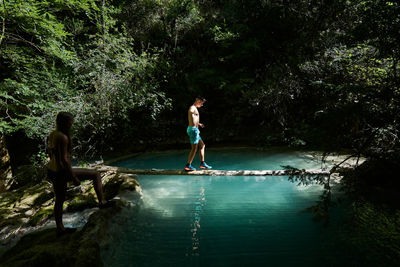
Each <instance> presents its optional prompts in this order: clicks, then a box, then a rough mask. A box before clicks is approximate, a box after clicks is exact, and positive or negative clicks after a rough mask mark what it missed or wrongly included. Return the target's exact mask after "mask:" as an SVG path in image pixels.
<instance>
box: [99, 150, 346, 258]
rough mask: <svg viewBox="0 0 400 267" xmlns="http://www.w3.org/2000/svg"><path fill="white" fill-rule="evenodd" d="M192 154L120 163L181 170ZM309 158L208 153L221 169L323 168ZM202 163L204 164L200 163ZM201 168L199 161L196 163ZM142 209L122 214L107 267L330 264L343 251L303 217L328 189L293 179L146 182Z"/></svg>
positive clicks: (105, 254) (106, 253) (106, 254)
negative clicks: (308, 208) (286, 166)
mask: <svg viewBox="0 0 400 267" xmlns="http://www.w3.org/2000/svg"><path fill="white" fill-rule="evenodd" d="M187 153H188V151H169V152H158V153H148V154H142V155H138V156H136V157H133V158H130V159H127V160H124V161H121V162H118V163H116V164H114V165H116V166H123V167H129V168H169V169H181V168H183V166H184V165H185V163H186V159H187ZM306 154H307V153H301V152H295V151H288V150H286V151H281V150H271V151H258V150H255V149H248V148H237V149H215V150H212V149H209V150H208V151H207V154H206V159H207V162H208V163H209V164H210V165H213V166H214V168H216V169H224V170H243V169H247V170H251V169H253V170H254V169H260V170H265V169H282V167H281V165H292V166H294V167H298V168H305V169H309V168H318V167H320V163H319V162H316V161H311V160H310V159H309V157H308V156H306ZM197 160H198V158H197ZM195 166H198V161H197V162H196V161H195ZM139 183H140V185H141V187H142V190H143V197H142V200H141V201H140V204H139V205H138V206H137V207H135V208H127V209H125V210H124V211H123V212H122V213H121V214H119V215H118V216H116V217H115V218H114V219H113V221H112V223H111V226H110V232H111V235H110V238H111V239H112V240H111V244H108V245H107V246H105V247H104V248H103V249H102V258H103V261H104V263H105V266H326V265H328V266H329V265H337V264H339V261H340V260H338V256H339V255H340V253H341V252H340V248H338V247H337V246H335V245H334V244H335V242H334V241H333V240H332V237H333V236H335V229H332V227H330V228H325V227H323V225H322V224H321V223H316V222H314V221H313V220H312V214H310V213H305V212H302V211H303V210H304V209H306V208H307V207H309V206H311V205H313V204H315V201H317V200H318V197H319V195H320V194H321V192H322V186H321V185H317V184H315V185H310V186H307V187H305V186H297V184H295V183H291V182H289V181H288V179H287V177H286V176H275V177H271V176H266V177H262V176H261V177H260V176H258V177H257V176H251V177H250V176H247V177H246V176H230V177H228V176H225V177H224V176H150V175H148V176H145V175H143V176H140V177H139Z"/></svg>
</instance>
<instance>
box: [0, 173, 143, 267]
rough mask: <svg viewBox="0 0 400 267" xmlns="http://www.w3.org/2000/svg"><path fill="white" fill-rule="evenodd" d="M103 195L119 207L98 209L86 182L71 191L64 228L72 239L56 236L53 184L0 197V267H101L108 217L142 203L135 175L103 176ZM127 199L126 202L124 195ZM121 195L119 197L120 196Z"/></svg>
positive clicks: (6, 193)
mask: <svg viewBox="0 0 400 267" xmlns="http://www.w3.org/2000/svg"><path fill="white" fill-rule="evenodd" d="M102 181H103V184H104V195H105V197H106V199H112V198H114V199H115V200H116V202H117V205H116V206H115V207H113V208H108V209H103V210H100V209H98V208H97V201H96V195H95V192H94V189H93V186H92V185H91V183H90V182H85V183H82V185H80V186H77V187H73V186H71V187H69V189H68V194H67V200H66V202H65V204H64V223H65V225H66V226H70V225H72V226H74V227H78V231H77V232H75V233H74V234H69V235H65V236H62V237H56V230H55V223H54V217H53V205H54V195H53V191H52V185H51V184H50V183H49V182H48V181H42V182H40V183H38V184H36V185H26V186H24V187H21V188H19V189H16V190H13V191H8V192H3V193H2V194H0V242H1V243H0V245H1V246H0V266H7V267H8V266H25V267H26V266H103V263H102V261H101V257H100V246H101V245H102V244H104V243H105V242H107V228H108V222H109V220H110V218H112V217H113V215H115V214H116V213H118V212H119V211H120V210H121V209H123V208H124V207H126V206H128V205H135V203H132V201H134V200H135V199H136V200H137V199H140V187H139V184H138V182H137V179H136V176H135V175H128V174H122V173H115V172H103V173H102ZM127 194H128V195H129V197H128V199H129V200H127V198H124V197H123V196H126V195H127ZM121 196H122V197H121Z"/></svg>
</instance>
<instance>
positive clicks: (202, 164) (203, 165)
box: [200, 162, 212, 169]
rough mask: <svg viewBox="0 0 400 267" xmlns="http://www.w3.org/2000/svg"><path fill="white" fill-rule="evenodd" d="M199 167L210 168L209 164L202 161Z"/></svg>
mask: <svg viewBox="0 0 400 267" xmlns="http://www.w3.org/2000/svg"><path fill="white" fill-rule="evenodd" d="M200 169H212V167H211V166H210V165H207V163H205V162H203V163H200Z"/></svg>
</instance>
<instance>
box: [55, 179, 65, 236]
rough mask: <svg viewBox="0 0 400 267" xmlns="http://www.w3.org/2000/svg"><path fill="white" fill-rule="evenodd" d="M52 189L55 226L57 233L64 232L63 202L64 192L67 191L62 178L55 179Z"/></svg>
mask: <svg viewBox="0 0 400 267" xmlns="http://www.w3.org/2000/svg"><path fill="white" fill-rule="evenodd" d="M53 188H54V194H55V198H56V201H55V203H54V218H55V220H56V226H57V231H58V232H63V231H65V228H64V224H63V222H62V215H63V204H64V201H65V192H66V191H67V182H66V181H65V180H64V179H63V178H62V177H57V178H55V179H54V181H53Z"/></svg>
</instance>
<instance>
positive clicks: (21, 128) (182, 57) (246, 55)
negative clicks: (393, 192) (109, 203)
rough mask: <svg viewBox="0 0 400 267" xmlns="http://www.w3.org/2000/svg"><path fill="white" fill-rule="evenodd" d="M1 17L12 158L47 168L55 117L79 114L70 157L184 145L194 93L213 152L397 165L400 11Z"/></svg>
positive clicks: (80, 10)
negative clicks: (341, 156) (260, 149)
mask: <svg viewBox="0 0 400 267" xmlns="http://www.w3.org/2000/svg"><path fill="white" fill-rule="evenodd" d="M0 11H1V13H0V15H1V18H0V25H1V27H0V29H1V39H0V113H1V121H0V133H1V135H2V136H4V137H5V140H6V144H7V143H8V144H9V150H10V157H11V158H13V153H14V152H13V151H14V150H15V151H16V152H15V153H16V156H15V157H14V158H15V161H18V160H20V161H27V160H28V159H30V160H32V158H33V160H36V161H40V160H43V159H44V158H45V155H44V153H43V152H44V149H45V140H46V136H47V135H48V133H49V132H50V131H51V130H52V129H53V128H54V120H55V116H56V114H57V113H58V112H59V111H70V112H72V113H73V114H75V117H76V120H75V125H74V133H73V136H74V145H75V146H74V154H75V155H76V156H80V157H91V156H95V155H99V154H107V153H109V152H111V151H119V150H121V149H122V148H123V149H125V150H127V148H128V147H129V149H130V150H132V151H134V150H140V149H143V148H149V147H152V148H157V147H159V146H162V145H164V144H170V145H174V144H184V143H185V142H186V134H185V128H186V124H187V115H186V112H187V109H188V107H189V106H190V105H191V104H192V103H193V101H194V98H195V97H196V96H197V95H202V96H204V97H205V98H206V99H207V102H206V105H205V107H203V108H202V110H201V120H202V122H203V123H204V124H206V128H205V129H204V131H202V134H203V136H204V139H205V140H206V141H207V143H208V144H215V143H238V142H239V143H246V144H251V145H257V146H271V145H289V146H293V147H299V148H301V147H307V148H310V147H312V148H317V149H321V150H325V151H340V150H343V149H346V150H350V151H351V152H352V153H355V154H357V155H363V156H367V157H369V158H390V159H393V158H396V157H398V155H399V132H398V131H399V116H400V115H399V114H400V112H399V109H400V103H399V99H400V98H399V96H400V88H399V70H398V66H399V58H400V40H399V39H400V5H399V3H398V2H390V1H379V0H368V1H360V0H355V1H342V0H335V1H333V0H330V1H329V0H325V1H313V0H301V1H284V0H271V1H267V0H252V1H244V0H243V1H239V0H232V1H207V0H198V1H195V0H166V1H159V0H135V1H105V0H103V1H95V0H80V1H75V0H69V1H57V0H47V1H33V0H24V1H22V0H21V1H20V0H15V1H12V0H3V1H1V7H0ZM21 142H22V143H23V144H22V143H21ZM18 147H21V148H23V149H24V151H22V152H21V151H20V152H17V150H18V149H17V148H18ZM14 148H15V149H14ZM28 148H29V149H28ZM28 150H29V153H28V152H27V151H28Z"/></svg>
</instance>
